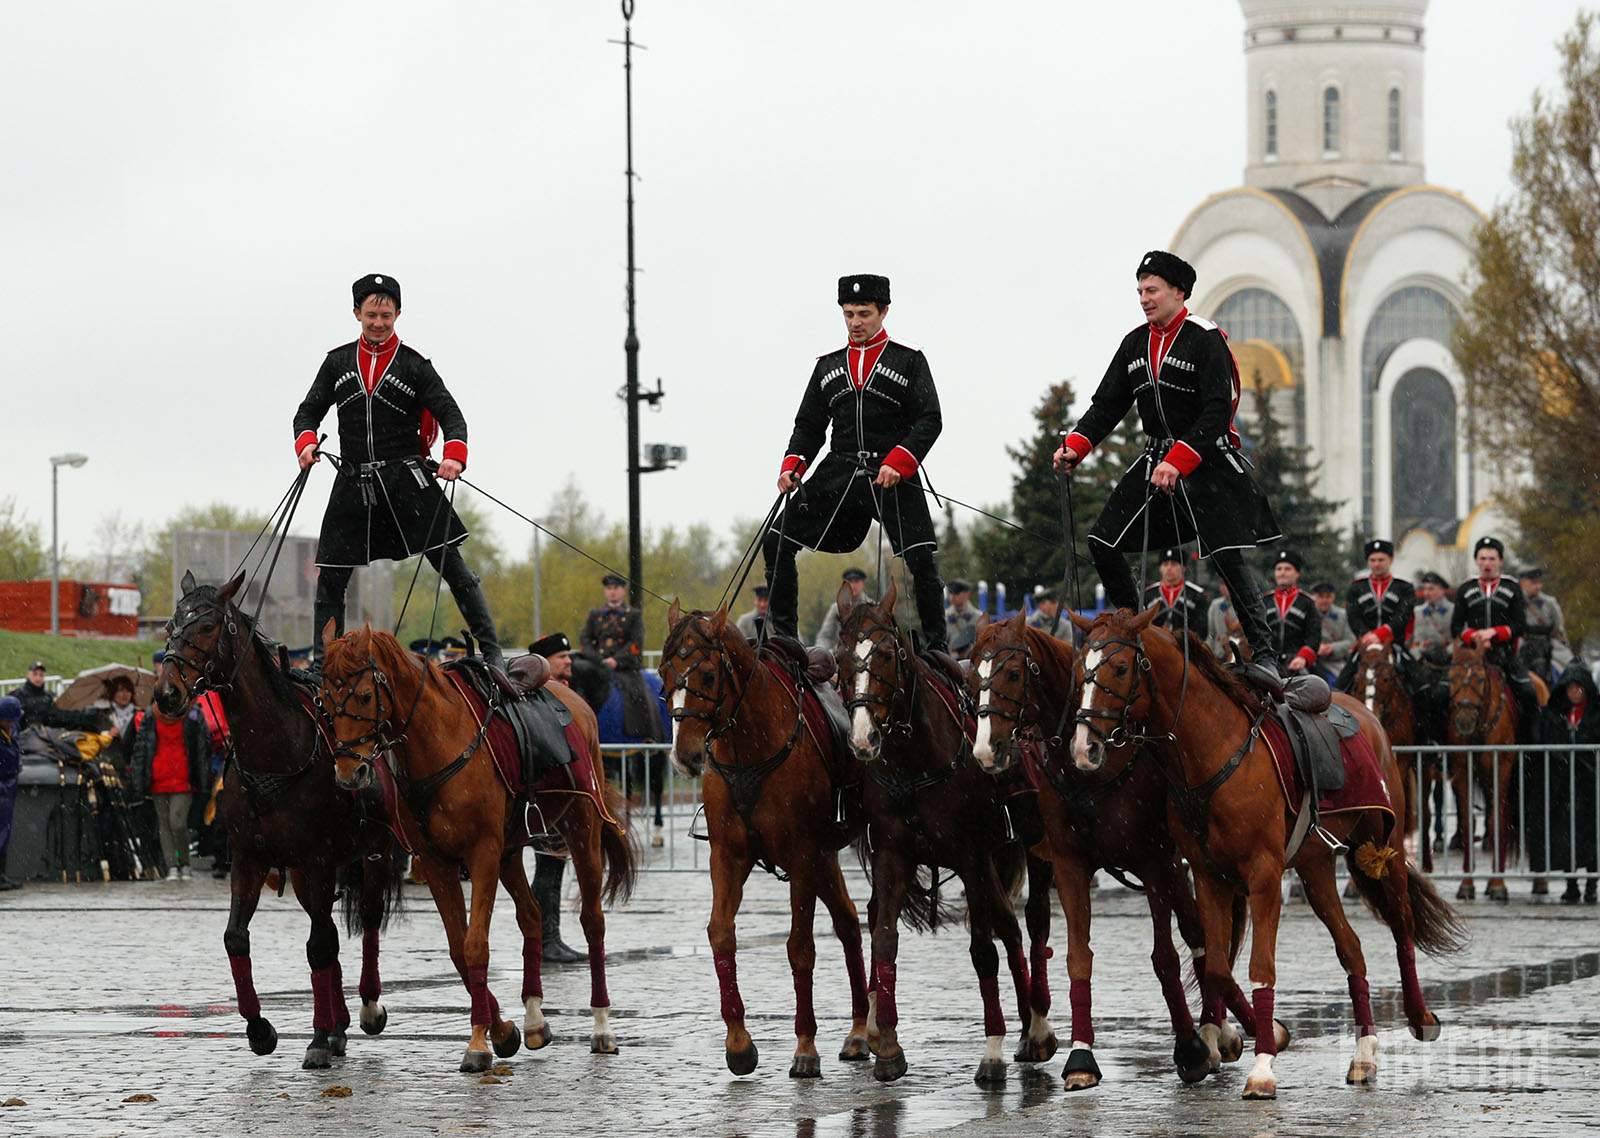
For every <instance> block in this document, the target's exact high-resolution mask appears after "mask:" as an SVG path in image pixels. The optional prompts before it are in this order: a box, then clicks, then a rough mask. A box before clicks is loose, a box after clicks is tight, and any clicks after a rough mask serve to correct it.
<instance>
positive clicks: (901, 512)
mask: <svg viewBox="0 0 1600 1138" xmlns="http://www.w3.org/2000/svg"><path fill="white" fill-rule="evenodd" d="M868 303H872V304H876V305H878V306H879V308H880V309H882V308H886V307H887V306H888V304H889V280H888V278H887V277H879V276H871V275H861V276H850V277H841V278H840V280H839V304H840V305H847V304H868ZM943 426H944V420H943V418H942V416H941V413H940V410H939V393H938V390H937V389H936V388H935V387H934V383H933V374H932V372H931V371H930V370H929V368H928V360H927V357H926V356H924V355H923V354H922V350H921V349H920V348H918V347H916V346H915V345H912V344H908V343H906V342H904V341H901V340H896V339H893V338H891V337H890V336H889V334H888V332H887V330H885V329H881V328H880V329H879V331H878V333H877V334H876V335H874V336H872V337H871V338H870V339H869V340H867V341H866V342H865V343H862V344H847V345H846V346H845V347H842V348H838V349H836V350H834V351H831V352H827V353H825V354H823V355H821V356H818V357H817V362H816V366H815V367H813V368H812V371H811V378H810V380H809V381H808V382H807V384H806V391H805V395H804V396H803V397H802V399H801V401H800V410H799V411H798V412H797V413H796V415H795V420H794V431H793V433H792V434H791V435H790V438H789V447H788V451H787V454H786V456H785V457H784V460H783V465H782V468H781V469H782V471H784V472H787V473H791V474H793V475H794V476H795V477H796V478H800V477H802V476H805V475H806V474H807V472H808V471H809V477H806V480H805V482H804V484H803V485H802V486H801V488H800V489H799V490H798V491H796V492H795V493H794V494H792V495H790V497H789V499H788V501H787V502H786V503H785V504H784V509H783V515H782V517H780V518H779V519H778V520H776V521H774V522H773V525H772V529H771V531H770V532H769V533H768V535H767V537H766V539H765V540H764V541H763V543H762V554H763V556H764V557H765V560H766V566H767V572H768V574H769V576H770V583H771V589H772V595H771V598H770V608H769V610H768V611H769V613H770V618H771V621H772V625H771V631H772V632H774V633H776V634H777V635H780V636H796V635H797V629H796V626H797V609H798V607H799V581H798V578H797V576H796V571H795V555H796V553H797V552H798V550H799V549H800V547H802V546H804V547H805V548H807V549H814V550H817V551H819V552H822V553H848V552H851V551H853V550H855V549H856V548H858V547H859V546H860V545H861V543H862V541H863V540H865V538H866V536H867V531H868V530H869V529H870V528H871V526H872V523H873V521H874V520H876V521H878V522H879V523H880V524H881V525H882V527H883V532H884V534H885V535H886V536H887V537H888V539H889V544H890V546H891V548H892V549H893V550H894V552H895V554H896V555H897V556H900V557H902V558H904V559H905V563H906V568H907V569H908V570H910V572H911V576H912V579H913V582H914V586H913V595H914V597H915V600H916V606H917V619H918V622H919V623H920V625H921V627H922V644H923V647H924V648H927V649H943V648H944V646H945V623H944V583H943V582H942V581H941V580H940V578H939V568H938V562H937V560H936V558H935V553H936V552H937V549H938V542H937V539H936V537H935V534H934V527H933V518H932V515H931V514H930V512H929V510H928V499H927V494H926V493H925V491H924V489H923V483H922V474H921V468H922V463H923V460H924V459H926V457H927V454H928V451H929V450H930V449H931V448H932V447H933V444H934V442H935V441H936V440H937V439H938V437H939V433H940V431H941V430H942V429H943ZM830 428H831V437H830ZM825 439H828V440H829V451H828V453H827V454H826V455H825V456H824V457H823V458H822V460H821V461H820V462H817V463H816V464H815V466H814V467H813V465H812V464H813V461H814V460H815V459H816V456H817V453H818V452H819V451H820V450H821V449H822V444H823V441H824V440H825ZM881 466H888V467H890V468H891V469H893V470H894V471H895V472H896V473H898V474H899V475H900V477H901V481H900V482H898V483H897V484H895V485H894V486H889V487H883V486H877V485H874V483H873V480H874V478H876V477H877V474H878V470H879V468H880V467H881ZM780 534H781V535H782V537H781V539H780V536H779V535H780Z"/></svg>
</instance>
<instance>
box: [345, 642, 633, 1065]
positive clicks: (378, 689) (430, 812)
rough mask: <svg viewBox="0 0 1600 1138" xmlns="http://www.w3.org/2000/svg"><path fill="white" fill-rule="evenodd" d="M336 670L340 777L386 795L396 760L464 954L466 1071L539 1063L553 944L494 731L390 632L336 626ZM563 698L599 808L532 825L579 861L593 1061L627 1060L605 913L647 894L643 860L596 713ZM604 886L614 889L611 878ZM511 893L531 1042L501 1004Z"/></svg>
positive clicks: (547, 810) (460, 965)
mask: <svg viewBox="0 0 1600 1138" xmlns="http://www.w3.org/2000/svg"><path fill="white" fill-rule="evenodd" d="M323 644H324V646H325V648H326V662H325V664H324V665H323V669H324V670H323V674H322V692H321V697H322V702H323V705H324V707H325V708H327V709H328V710H329V712H330V716H331V719H332V725H333V733H334V737H335V739H336V740H337V747H336V749H335V752H334V770H335V778H336V780H337V782H338V783H339V785H340V786H343V787H345V788H346V789H350V790H364V789H366V788H368V787H370V786H371V785H372V782H373V780H374V778H375V777H376V773H375V771H374V764H375V763H378V762H381V761H386V760H385V759H384V758H383V755H384V753H385V752H388V753H389V755H390V756H391V759H390V760H387V761H390V762H391V764H392V770H393V771H394V776H395V785H396V789H397V791H398V794H397V797H398V799H399V802H398V805H397V810H398V815H399V824H400V827H401V832H402V833H403V834H404V835H405V837H406V844H407V845H408V846H410V848H411V849H412V850H413V851H415V854H416V858H417V863H418V866H419V868H420V869H421V871H422V875H423V878H424V879H425V880H426V881H427V883H428V889H429V890H430V891H431V892H432V894H433V902H434V905H435V906H436V907H437V908H438V910H439V917H440V919H441V920H442V921H443V922H444V929H445V936H446V937H447V938H448V939H449V942H450V960H451V963H453V964H454V965H455V968H456V971H457V972H458V973H459V974H460V976H461V979H462V981H463V982H464V983H465V984H466V987H467V992H468V994H469V995H470V996H471V998H472V1037H471V1039H470V1040H469V1042H468V1043H467V1049H466V1054H465V1055H463V1056H462V1059H461V1070H463V1071H467V1072H478V1071H486V1070H488V1069H489V1066H490V1063H491V1056H490V1053H489V1049H490V1047H491V1045H492V1046H493V1048H494V1054H495V1055H498V1056H500V1057H501V1058H507V1057H509V1056H511V1055H514V1054H516V1052H517V1049H518V1047H519V1046H520V1044H521V1043H522V1042H526V1044H527V1046H528V1048H529V1050H536V1049H538V1048H540V1047H543V1046H545V1045H546V1044H548V1043H549V1042H550V1038H551V1032H550V1025H549V1023H548V1022H547V1021H546V1019H545V1016H544V1011H543V1004H544V989H543V986H542V982H541V979H540V974H539V963H540V958H541V956H542V955H543V951H544V944H543V933H542V929H541V914H540V912H539V905H538V902H536V901H535V900H534V898H533V891H532V890H531V889H530V888H529V886H528V876H527V873H526V872H525V871H524V869H523V866H522V846H523V845H524V844H525V842H526V841H527V834H526V833H525V830H524V824H525V823H524V816H523V812H522V811H518V810H513V809H512V807H513V805H514V804H515V803H516V802H518V801H521V799H520V797H513V795H512V794H511V792H510V790H508V789H507V787H506V785H505V783H504V781H503V780H502V779H501V777H500V775H499V774H498V773H497V772H496V771H495V769H494V758H493V756H492V755H491V753H490V749H489V747H488V746H486V745H484V743H485V738H486V736H485V730H486V727H485V725H483V724H480V722H479V720H478V716H477V712H476V711H475V709H474V708H473V707H472V706H471V705H470V704H468V702H467V701H466V699H465V697H464V696H463V695H462V694H461V692H460V690H459V689H458V688H457V687H456V685H455V683H454V682H453V681H452V680H451V679H450V678H449V677H448V676H447V675H446V674H445V671H444V669H442V668H440V667H439V666H438V665H436V664H434V663H432V662H430V661H427V660H424V659H423V658H422V657H421V656H418V655H417V654H415V653H413V652H408V651H407V650H406V649H405V648H404V647H402V646H401V644H400V642H399V641H398V640H396V639H395V638H394V637H393V636H391V635H390V634H389V633H387V632H381V631H378V632H375V631H373V630H372V629H371V628H360V629H356V630H355V631H352V632H349V633H347V634H346V635H344V636H343V637H341V638H339V639H337V640H335V639H334V637H333V622H332V621H329V622H328V625H327V627H326V628H325V629H324V630H323ZM549 690H550V692H551V693H552V694H553V695H554V696H555V697H556V698H557V699H558V700H560V701H561V703H562V704H563V705H564V706H565V707H566V708H567V710H568V711H570V712H571V713H572V720H573V723H575V724H576V725H577V728H578V731H579V733H580V734H581V735H582V736H583V739H584V742H585V743H586V744H587V745H588V748H589V758H590V760H591V763H592V766H593V776H594V779H595V785H594V788H593V789H594V793H595V794H596V795H597V796H598V799H599V800H598V802H597V801H596V799H595V798H592V797H591V796H590V794H589V793H586V792H581V791H579V792H574V791H571V790H556V791H540V792H538V793H537V794H535V795H533V796H532V797H533V804H532V806H531V807H530V810H529V811H528V813H529V814H532V813H534V812H537V813H538V814H539V815H540V816H542V817H543V818H544V819H545V820H546V825H547V826H549V827H550V828H551V829H553V831H554V832H555V833H556V834H557V835H558V836H559V838H560V839H561V842H562V844H563V845H564V846H565V847H566V849H567V851H568V852H569V853H570V854H571V857H572V864H573V868H574V870H575V871H576V873H577V877H578V890H579V893H580V895H581V897H582V899H583V909H582V916H581V920H582V923H583V931H584V936H585V937H586V938H587V940H588V942H589V975H590V1000H589V1004H590V1011H591V1013H592V1014H593V1016H594V1032H593V1035H592V1036H591V1038H590V1048H589V1049H590V1050H591V1051H593V1052H594V1053H596V1054H602V1055H610V1054H615V1053H616V1050H617V1042H616V1036H615V1035H614V1034H613V1032H612V1030H611V1024H610V1009H611V999H610V996H609V995H608V994H607V991H606V972H605V960H606V952H605V914H604V913H603V912H602V911H601V904H602V902H604V903H606V904H609V903H611V902H612V901H614V900H617V899H624V898H626V897H627V896H628V894H629V892H630V891H631V890H632V888H633V883H634V877H635V874H636V872H637V852H636V851H635V849H634V845H633V841H632V838H631V836H630V835H629V833H628V832H627V830H626V829H625V828H624V826H623V824H622V823H620V822H617V821H616V814H617V811H619V810H620V809H621V805H622V803H621V797H620V796H619V795H618V794H617V793H616V792H615V791H614V790H612V789H611V788H610V787H608V786H607V785H606V782H605V773H604V770H603V768H602V767H601V765H600V761H599V760H600V736H599V731H598V730H597V729H596V726H595V717H594V712H593V711H591V710H590V709H589V706H588V704H586V703H584V701H583V700H582V699H581V698H580V697H579V696H578V695H577V694H575V693H574V692H573V691H572V690H571V689H569V688H567V687H566V686H565V685H564V684H559V683H553V684H550V685H549ZM463 868H465V869H466V871H467V874H468V875H469V877H470V878H471V881H472V913H471V917H470V919H469V917H468V915H467V911H466V906H465V903H464V901H463V899H462V894H461V872H460V871H461V870H462V869H463ZM602 873H604V881H603V882H602V880H601V877H602ZM497 881H498V882H500V883H502V884H504V885H505V887H506V892H507V893H509V894H510V895H511V900H512V902H513V904H514V905H515V906H516V914H517V925H518V926H519V927H520V928H521V930H522V1001H523V1009H524V1012H525V1018H524V1020H523V1030H522V1035H521V1038H520V1039H519V1037H518V1034H517V1028H516V1024H514V1023H512V1022H511V1021H510V1020H503V1019H501V1018H500V1005H499V1003H498V1002H497V1001H496V1000H495V998H494V996H493V994H492V993H491V992H490V991H489V922H490V919H491V918H492V917H493V915H494V897H495V885H496V882H497Z"/></svg>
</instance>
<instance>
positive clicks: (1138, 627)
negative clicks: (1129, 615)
mask: <svg viewBox="0 0 1600 1138" xmlns="http://www.w3.org/2000/svg"><path fill="white" fill-rule="evenodd" d="M1160 612H1161V610H1160V609H1159V608H1157V607H1156V606H1155V605H1151V606H1150V607H1149V608H1147V609H1145V610H1144V611H1143V612H1142V613H1140V614H1139V615H1138V616H1136V617H1134V618H1133V623H1132V624H1130V625H1128V630H1129V631H1130V632H1136V633H1137V632H1143V631H1144V630H1145V629H1147V628H1149V627H1150V622H1151V621H1152V620H1154V619H1155V618H1156V617H1157V616H1158V615H1159V614H1160Z"/></svg>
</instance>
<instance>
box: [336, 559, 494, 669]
mask: <svg viewBox="0 0 1600 1138" xmlns="http://www.w3.org/2000/svg"><path fill="white" fill-rule="evenodd" d="M423 556H424V557H426V558H427V559H428V563H429V564H430V565H432V566H433V567H434V568H435V569H436V570H438V571H439V572H440V574H442V575H443V577H444V583H445V584H447V585H449V586H450V595H451V596H452V597H454V598H455V601H456V608H458V609H460V610H461V615H462V617H463V618H464V619H465V620H466V622H467V630H468V631H469V632H470V633H472V637H473V639H474V640H476V641H477V642H478V651H479V652H480V653H481V654H482V656H483V658H484V659H485V660H487V661H488V662H489V663H491V664H493V665H494V666H495V667H497V668H498V667H502V666H503V665H504V663H505V658H504V657H503V656H502V655H501V653H500V640H499V637H498V636H496V635H495V631H494V618H493V617H491V616H490V615H489V602H488V600H486V599H485V597H484V595H483V585H482V584H481V583H480V582H479V579H478V575H477V574H476V573H474V572H473V571H472V570H471V569H470V568H469V567H468V566H467V562H466V560H465V559H464V558H463V557H462V556H461V549H460V547H459V546H455V545H448V546H443V547H438V546H436V547H434V548H433V549H430V550H428V551H427V552H426V553H425V554H423ZM353 572H354V569H353V568H352V567H350V566H348V565H324V566H322V568H321V569H320V570H319V571H318V573H317V600H316V606H315V609H314V610H313V611H314V612H315V624H316V627H315V628H314V629H313V630H312V636H311V651H312V655H313V656H315V658H316V660H317V662H318V664H320V663H321V662H322V630H323V628H324V627H326V626H327V623H328V621H329V620H332V621H334V634H335V635H336V636H343V635H344V595H345V591H346V590H347V589H349V587H350V574H351V573H353Z"/></svg>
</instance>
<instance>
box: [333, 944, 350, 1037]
mask: <svg viewBox="0 0 1600 1138" xmlns="http://www.w3.org/2000/svg"><path fill="white" fill-rule="evenodd" d="M330 967H331V971H332V972H333V979H332V980H331V981H330V982H329V985H328V990H329V993H330V994H331V996H332V999H333V1024H334V1026H335V1027H336V1028H338V1030H340V1031H344V1030H345V1029H346V1028H348V1027H349V1026H350V1005H349V1004H348V1003H347V1002H346V1001H345V998H344V968H343V967H341V966H340V964H339V962H338V961H337V960H335V961H334V962H333V964H332V965H331V966H330Z"/></svg>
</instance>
